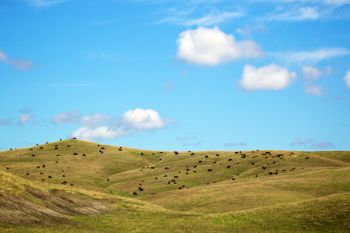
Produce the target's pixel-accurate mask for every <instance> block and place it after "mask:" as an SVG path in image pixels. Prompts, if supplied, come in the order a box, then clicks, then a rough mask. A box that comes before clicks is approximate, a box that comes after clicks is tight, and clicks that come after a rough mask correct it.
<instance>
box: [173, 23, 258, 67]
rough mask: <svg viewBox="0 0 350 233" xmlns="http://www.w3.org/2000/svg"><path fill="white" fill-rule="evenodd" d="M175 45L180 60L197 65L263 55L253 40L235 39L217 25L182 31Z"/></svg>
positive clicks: (216, 63)
mask: <svg viewBox="0 0 350 233" xmlns="http://www.w3.org/2000/svg"><path fill="white" fill-rule="evenodd" d="M177 45H178V51H177V57H178V58H179V59H180V60H183V61H186V62H189V63H194V64H198V65H209V66H213V65H218V64H220V63H223V62H228V61H230V60H235V59H240V58H257V57H261V56H262V55H263V52H262V50H261V48H260V46H259V45H258V44H257V43H255V42H254V41H252V40H243V41H236V40H235V38H234V36H233V35H230V34H226V33H224V32H222V31H221V30H220V29H219V28H217V27H214V28H205V27H199V28H197V29H195V30H186V31H183V32H181V33H180V35H179V38H178V40H177Z"/></svg>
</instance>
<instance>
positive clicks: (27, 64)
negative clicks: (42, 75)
mask: <svg viewBox="0 0 350 233" xmlns="http://www.w3.org/2000/svg"><path fill="white" fill-rule="evenodd" d="M0 62H2V63H4V64H8V65H11V66H12V67H14V68H16V69H19V70H26V69H30V68H31V67H32V65H33V64H32V62H31V61H29V60H16V59H12V58H10V57H9V56H8V55H7V54H6V53H5V52H3V51H1V50H0Z"/></svg>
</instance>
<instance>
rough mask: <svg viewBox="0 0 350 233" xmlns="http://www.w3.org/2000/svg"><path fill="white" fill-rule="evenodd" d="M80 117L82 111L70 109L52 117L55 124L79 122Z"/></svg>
mask: <svg viewBox="0 0 350 233" xmlns="http://www.w3.org/2000/svg"><path fill="white" fill-rule="evenodd" d="M79 119H80V113H79V112H78V111H70V112H63V113H59V114H57V115H56V116H54V117H53V118H52V121H53V122H54V123H55V124H71V123H77V122H79Z"/></svg>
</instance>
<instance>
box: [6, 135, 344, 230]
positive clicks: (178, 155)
mask: <svg viewBox="0 0 350 233" xmlns="http://www.w3.org/2000/svg"><path fill="white" fill-rule="evenodd" d="M170 231H172V232H350V152H340V151H333V152H295V151H294V152H292V151H242V152H240V151H232V152H227V151H225V152H224V151H215V152H214V151H209V152H207V151H202V152H199V151H179V152H174V151H145V150H137V149H132V148H125V147H115V146H109V145H102V144H96V143H90V142H84V141H79V140H62V141H58V142H54V143H46V144H42V145H36V146H33V147H30V148H25V149H12V150H8V151H3V152H0V232H170Z"/></svg>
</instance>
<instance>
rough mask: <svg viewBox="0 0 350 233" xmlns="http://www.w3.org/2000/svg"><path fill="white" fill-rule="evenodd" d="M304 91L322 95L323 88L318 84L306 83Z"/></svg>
mask: <svg viewBox="0 0 350 233" xmlns="http://www.w3.org/2000/svg"><path fill="white" fill-rule="evenodd" d="M304 90H305V92H306V93H308V94H310V95H315V96H321V95H323V88H322V87H321V86H319V85H306V86H305V89H304Z"/></svg>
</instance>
